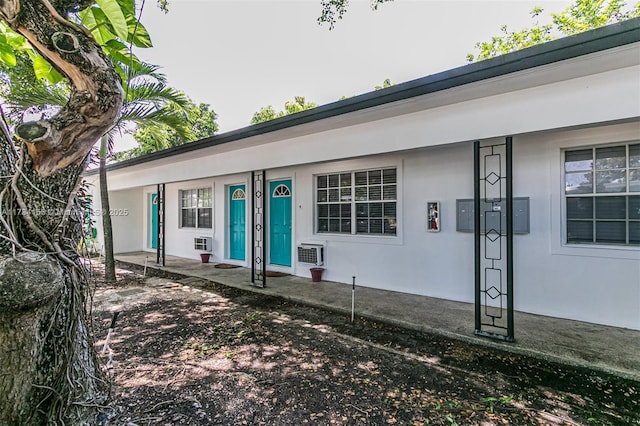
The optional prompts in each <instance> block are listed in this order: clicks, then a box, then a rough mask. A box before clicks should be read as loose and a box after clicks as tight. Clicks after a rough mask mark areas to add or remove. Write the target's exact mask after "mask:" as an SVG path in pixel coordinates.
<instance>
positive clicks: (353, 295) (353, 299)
mask: <svg viewBox="0 0 640 426" xmlns="http://www.w3.org/2000/svg"><path fill="white" fill-rule="evenodd" d="M352 278H353V284H352V286H351V324H353V317H354V313H355V309H356V277H355V276H354V277H352Z"/></svg>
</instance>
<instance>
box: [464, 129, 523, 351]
mask: <svg viewBox="0 0 640 426" xmlns="http://www.w3.org/2000/svg"><path fill="white" fill-rule="evenodd" d="M473 157H474V167H473V169H474V237H475V238H474V245H475V334H476V335H480V336H487V337H492V338H496V339H500V340H506V341H508V342H513V341H514V340H515V335H514V325H513V217H512V215H513V213H512V212H513V180H512V175H513V166H512V138H511V137H508V138H506V141H505V143H504V144H498V145H489V146H481V144H480V142H479V141H476V142H475V143H474V155H473ZM503 183H504V185H503Z"/></svg>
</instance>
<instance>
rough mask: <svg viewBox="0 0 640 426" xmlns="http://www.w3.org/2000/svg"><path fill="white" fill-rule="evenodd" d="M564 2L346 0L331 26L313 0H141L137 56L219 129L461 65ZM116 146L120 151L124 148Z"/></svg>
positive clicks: (247, 123) (228, 128)
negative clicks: (146, 40)
mask: <svg viewBox="0 0 640 426" xmlns="http://www.w3.org/2000/svg"><path fill="white" fill-rule="evenodd" d="M571 3H572V2H571V1H570V0H553V1H549V0H546V1H529V0H491V1H490V0H395V1H394V2H391V3H387V4H383V5H382V6H380V8H379V9H378V10H377V11H372V10H371V9H370V4H369V1H368V0H352V1H351V3H350V7H349V10H348V12H347V14H346V15H345V18H344V19H343V20H342V21H339V22H338V23H337V25H336V28H335V29H333V30H331V31H329V27H328V26H327V25H324V26H320V25H318V24H317V22H316V19H317V17H318V16H319V15H320V1H319V0H288V1H283V0H233V1H227V0H171V1H170V11H169V13H168V14H166V15H165V14H163V13H162V12H161V11H160V10H159V9H158V8H157V7H156V2H155V1H154V0H147V1H146V5H145V9H144V12H143V15H142V19H141V20H142V23H143V24H144V25H145V27H146V28H147V30H148V31H149V33H150V34H151V38H152V41H153V43H154V47H153V48H151V49H141V50H138V51H136V54H137V55H138V56H139V57H140V58H141V59H143V60H145V61H148V62H150V63H153V64H156V65H159V66H161V67H162V70H161V71H162V72H164V73H165V74H166V75H167V77H168V80H169V84H170V85H171V86H172V87H175V88H176V89H179V90H181V91H183V92H185V93H186V94H187V95H188V96H189V97H190V98H191V99H193V100H194V101H195V102H197V103H200V102H204V103H208V104H210V105H211V107H212V108H213V109H214V110H215V111H216V113H217V114H218V124H219V126H220V132H219V133H223V132H226V131H230V130H234V129H237V128H241V127H245V126H247V125H249V122H250V120H251V117H252V115H253V113H254V112H255V111H258V110H259V109H260V108H261V107H264V106H267V105H269V104H271V105H273V106H274V107H275V108H276V110H282V109H284V103H285V102H286V101H287V100H292V99H293V97H294V96H297V95H301V96H305V97H306V99H307V100H308V101H313V102H316V103H317V104H319V105H322V104H326V103H329V102H333V101H335V100H338V99H339V98H340V97H341V96H343V95H346V96H351V95H356V94H360V93H364V92H368V91H371V90H373V88H374V86H376V85H380V84H381V83H382V81H383V80H384V79H385V78H390V79H391V80H392V81H393V82H394V83H401V82H404V81H408V80H412V79H415V78H419V77H423V76H426V75H429V74H433V73H436V72H440V71H444V70H448V69H451V68H455V67H457V66H461V65H464V64H465V63H466V55H467V53H476V50H475V49H474V44H475V43H476V42H477V41H485V40H488V39H489V38H490V37H491V36H492V35H497V34H498V33H499V29H500V26H501V25H502V24H507V25H508V27H509V28H510V29H512V30H519V29H521V28H522V27H525V26H531V25H532V23H533V20H532V19H531V18H530V16H529V12H530V11H531V9H533V7H534V6H541V7H543V8H544V9H545V13H544V15H545V16H548V13H550V12H560V11H562V10H563V9H565V8H566V7H567V6H569V4H571ZM123 148H124V147H122V148H121V149H123Z"/></svg>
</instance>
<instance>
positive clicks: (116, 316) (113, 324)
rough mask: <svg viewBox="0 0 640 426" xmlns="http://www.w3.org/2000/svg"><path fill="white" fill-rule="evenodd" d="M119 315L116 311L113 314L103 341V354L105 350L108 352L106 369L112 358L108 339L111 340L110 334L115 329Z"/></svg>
mask: <svg viewBox="0 0 640 426" xmlns="http://www.w3.org/2000/svg"><path fill="white" fill-rule="evenodd" d="M119 314H120V312H118V311H116V312H114V313H113V318H111V325H110V326H109V331H108V332H107V338H106V339H105V341H104V346H103V347H102V353H103V354H104V353H105V352H107V350H109V361H108V362H107V367H109V366H110V365H111V357H112V352H111V348H110V347H109V339H111V333H112V332H113V329H114V328H115V327H116V320H117V319H118V315H119Z"/></svg>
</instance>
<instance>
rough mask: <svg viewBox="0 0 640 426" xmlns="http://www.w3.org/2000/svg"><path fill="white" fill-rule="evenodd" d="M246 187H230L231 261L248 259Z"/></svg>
mask: <svg viewBox="0 0 640 426" xmlns="http://www.w3.org/2000/svg"><path fill="white" fill-rule="evenodd" d="M246 198H247V196H246V187H245V185H232V186H229V259H235V260H245V257H246Z"/></svg>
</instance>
